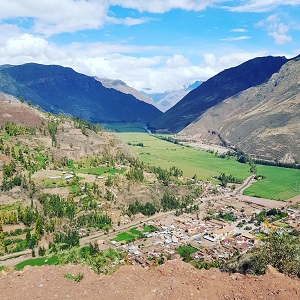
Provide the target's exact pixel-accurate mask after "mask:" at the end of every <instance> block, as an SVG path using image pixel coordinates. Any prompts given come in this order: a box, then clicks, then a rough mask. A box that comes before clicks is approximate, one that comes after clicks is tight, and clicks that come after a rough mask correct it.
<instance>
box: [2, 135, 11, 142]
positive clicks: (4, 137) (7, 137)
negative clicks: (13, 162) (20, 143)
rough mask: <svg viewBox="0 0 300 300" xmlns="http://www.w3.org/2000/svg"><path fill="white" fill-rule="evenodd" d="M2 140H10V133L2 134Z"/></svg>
mask: <svg viewBox="0 0 300 300" xmlns="http://www.w3.org/2000/svg"><path fill="white" fill-rule="evenodd" d="M3 140H4V141H8V142H9V141H10V135H9V134H8V133H4V134H3Z"/></svg>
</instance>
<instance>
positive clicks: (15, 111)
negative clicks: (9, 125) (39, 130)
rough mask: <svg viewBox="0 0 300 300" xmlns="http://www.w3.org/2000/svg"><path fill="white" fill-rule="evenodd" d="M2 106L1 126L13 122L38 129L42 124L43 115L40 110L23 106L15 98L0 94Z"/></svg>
mask: <svg viewBox="0 0 300 300" xmlns="http://www.w3.org/2000/svg"><path fill="white" fill-rule="evenodd" d="M0 106H1V112H0V125H4V124H5V122H13V123H15V124H25V125H27V126H32V127H36V126H38V125H40V124H41V122H42V115H41V113H39V112H38V110H36V109H33V108H30V107H29V106H27V105H25V104H22V103H21V102H19V101H18V100H17V99H16V98H14V97H13V96H9V95H6V94H3V93H0Z"/></svg>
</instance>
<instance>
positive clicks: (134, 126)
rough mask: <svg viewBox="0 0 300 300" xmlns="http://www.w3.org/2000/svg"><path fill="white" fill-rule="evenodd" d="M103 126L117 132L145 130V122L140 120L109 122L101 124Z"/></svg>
mask: <svg viewBox="0 0 300 300" xmlns="http://www.w3.org/2000/svg"><path fill="white" fill-rule="evenodd" d="M101 125H102V127H103V128H104V129H105V130H107V131H115V132H145V131H146V130H145V129H144V127H145V124H144V123H139V122H132V123H109V124H101Z"/></svg>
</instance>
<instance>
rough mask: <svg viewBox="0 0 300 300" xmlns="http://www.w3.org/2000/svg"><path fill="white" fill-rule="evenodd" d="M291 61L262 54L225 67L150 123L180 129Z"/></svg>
mask: <svg viewBox="0 0 300 300" xmlns="http://www.w3.org/2000/svg"><path fill="white" fill-rule="evenodd" d="M287 61H288V60H287V59H286V58H285V57H272V56H268V57H260V58H255V59H252V60H249V61H247V62H245V63H243V64H241V65H239V66H237V67H234V68H230V69H227V70H224V71H222V72H221V73H219V74H217V75H215V76H214V77H212V78H210V79H209V80H207V81H206V82H204V83H202V84H201V85H200V86H199V87H198V88H196V89H194V90H192V91H191V92H190V93H188V94H187V95H186V96H185V97H184V98H183V99H182V100H181V101H179V102H178V103H177V104H175V106H173V107H172V108H171V109H169V110H168V111H167V112H166V113H164V114H163V115H161V116H159V117H158V118H157V119H155V120H154V121H152V122H150V127H151V128H152V129H166V130H169V131H171V132H179V131H180V130H182V129H183V128H184V127H186V126H188V125H189V124H190V123H191V122H193V121H194V120H196V119H197V118H198V117H199V116H201V115H202V114H203V113H204V112H205V111H206V110H207V109H209V108H211V107H213V106H215V105H216V104H218V103H220V102H222V101H223V100H225V99H226V98H228V97H231V96H234V95H236V94H237V93H239V92H241V91H243V90H245V89H247V88H250V87H253V86H257V85H259V84H262V83H264V82H265V81H267V80H268V79H269V78H270V77H271V76H272V74H274V73H275V72H277V71H278V70H279V69H280V68H281V66H282V65H283V64H284V63H286V62H287Z"/></svg>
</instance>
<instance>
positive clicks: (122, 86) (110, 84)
mask: <svg viewBox="0 0 300 300" xmlns="http://www.w3.org/2000/svg"><path fill="white" fill-rule="evenodd" d="M95 79H96V80H98V81H100V82H101V83H102V85H103V86H104V87H106V88H108V89H115V90H117V91H120V92H122V93H124V94H129V95H132V96H134V97H135V98H136V99H138V100H141V101H143V102H146V103H148V104H151V105H154V106H155V103H154V101H153V100H152V99H151V98H150V97H148V96H147V95H145V94H143V93H141V92H139V91H137V90H136V89H134V88H132V87H130V86H128V85H127V84H126V83H125V82H124V81H122V80H113V79H108V78H98V77H95Z"/></svg>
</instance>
